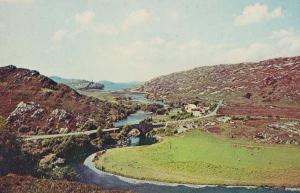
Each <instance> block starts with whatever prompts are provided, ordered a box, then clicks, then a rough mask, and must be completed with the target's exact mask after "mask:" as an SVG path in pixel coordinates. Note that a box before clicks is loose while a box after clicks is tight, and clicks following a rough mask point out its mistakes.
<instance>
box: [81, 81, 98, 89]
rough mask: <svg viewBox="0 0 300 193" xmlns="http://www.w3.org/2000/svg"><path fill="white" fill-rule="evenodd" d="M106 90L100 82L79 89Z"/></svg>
mask: <svg viewBox="0 0 300 193" xmlns="http://www.w3.org/2000/svg"><path fill="white" fill-rule="evenodd" d="M103 88H104V85H103V84H100V83H98V82H90V83H88V85H86V86H84V87H82V88H79V90H102V89H103Z"/></svg>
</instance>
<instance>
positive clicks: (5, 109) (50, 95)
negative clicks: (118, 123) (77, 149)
mask: <svg viewBox="0 0 300 193" xmlns="http://www.w3.org/2000/svg"><path fill="white" fill-rule="evenodd" d="M0 74H1V76H0V101H2V103H1V108H0V116H2V117H4V118H5V119H6V120H7V122H8V124H9V125H10V126H12V127H13V128H16V129H18V130H19V131H20V132H39V131H43V132H45V133H57V132H60V131H61V128H64V129H65V130H69V131H71V130H76V129H78V128H80V127H84V128H86V127H85V126H89V127H93V128H96V127H98V126H100V127H105V126H106V125H107V123H112V122H113V121H115V120H116V119H120V118H122V117H124V116H125V115H124V114H123V111H124V109H122V110H120V109H119V108H121V107H119V106H117V105H115V104H111V103H109V102H106V101H100V100H98V99H95V98H91V97H87V96H84V95H81V94H79V93H78V92H77V91H76V90H74V89H72V88H70V87H69V86H66V85H64V84H57V83H56V82H55V81H53V80H52V79H50V78H48V77H46V76H43V75H41V74H40V73H39V72H37V71H35V70H28V69H23V68H16V67H15V66H12V65H10V66H6V67H0ZM119 110H120V112H122V113H119ZM84 128H83V129H84ZM86 129H88V128H86Z"/></svg>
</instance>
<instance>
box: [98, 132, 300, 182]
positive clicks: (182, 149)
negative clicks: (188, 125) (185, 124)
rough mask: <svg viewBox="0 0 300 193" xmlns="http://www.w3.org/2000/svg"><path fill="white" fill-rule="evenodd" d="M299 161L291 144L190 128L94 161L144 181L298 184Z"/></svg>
mask: <svg viewBox="0 0 300 193" xmlns="http://www.w3.org/2000/svg"><path fill="white" fill-rule="evenodd" d="M299 160H300V149H299V147H297V146H293V145H278V144H277V145H267V144H257V143H254V142H249V141H243V140H232V139H226V138H224V137H222V136H217V135H212V134H207V133H204V132H201V131H199V130H193V131H191V132H188V133H185V134H182V135H179V136H173V137H166V138H164V139H163V141H162V142H161V143H158V144H154V145H151V146H141V147H127V148H116V149H112V150H109V151H107V152H106V153H105V154H103V155H101V156H100V157H99V158H97V160H96V161H95V164H96V167H97V168H99V169H102V170H104V171H107V172H110V173H114V174H118V175H122V176H127V177H132V178H136V179H144V180H155V181H164V182H177V183H188V184H215V185H256V186H286V187H299V186H300V175H299V173H300V162H299Z"/></svg>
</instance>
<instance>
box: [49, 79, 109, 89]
mask: <svg viewBox="0 0 300 193" xmlns="http://www.w3.org/2000/svg"><path fill="white" fill-rule="evenodd" d="M50 78H51V79H52V80H54V81H55V82H57V83H60V84H65V85H67V86H69V87H71V88H73V89H76V90H82V91H85V90H103V89H104V84H102V83H97V82H91V81H88V80H81V79H65V78H60V77H58V76H52V77H50Z"/></svg>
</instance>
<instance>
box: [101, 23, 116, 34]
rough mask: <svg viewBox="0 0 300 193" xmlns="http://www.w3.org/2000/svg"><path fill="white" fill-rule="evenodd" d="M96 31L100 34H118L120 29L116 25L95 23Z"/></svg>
mask: <svg viewBox="0 0 300 193" xmlns="http://www.w3.org/2000/svg"><path fill="white" fill-rule="evenodd" d="M95 31H96V33H98V34H104V35H116V34H118V33H119V30H118V28H117V27H116V26H115V25H113V24H105V23H97V24H96V25H95Z"/></svg>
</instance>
